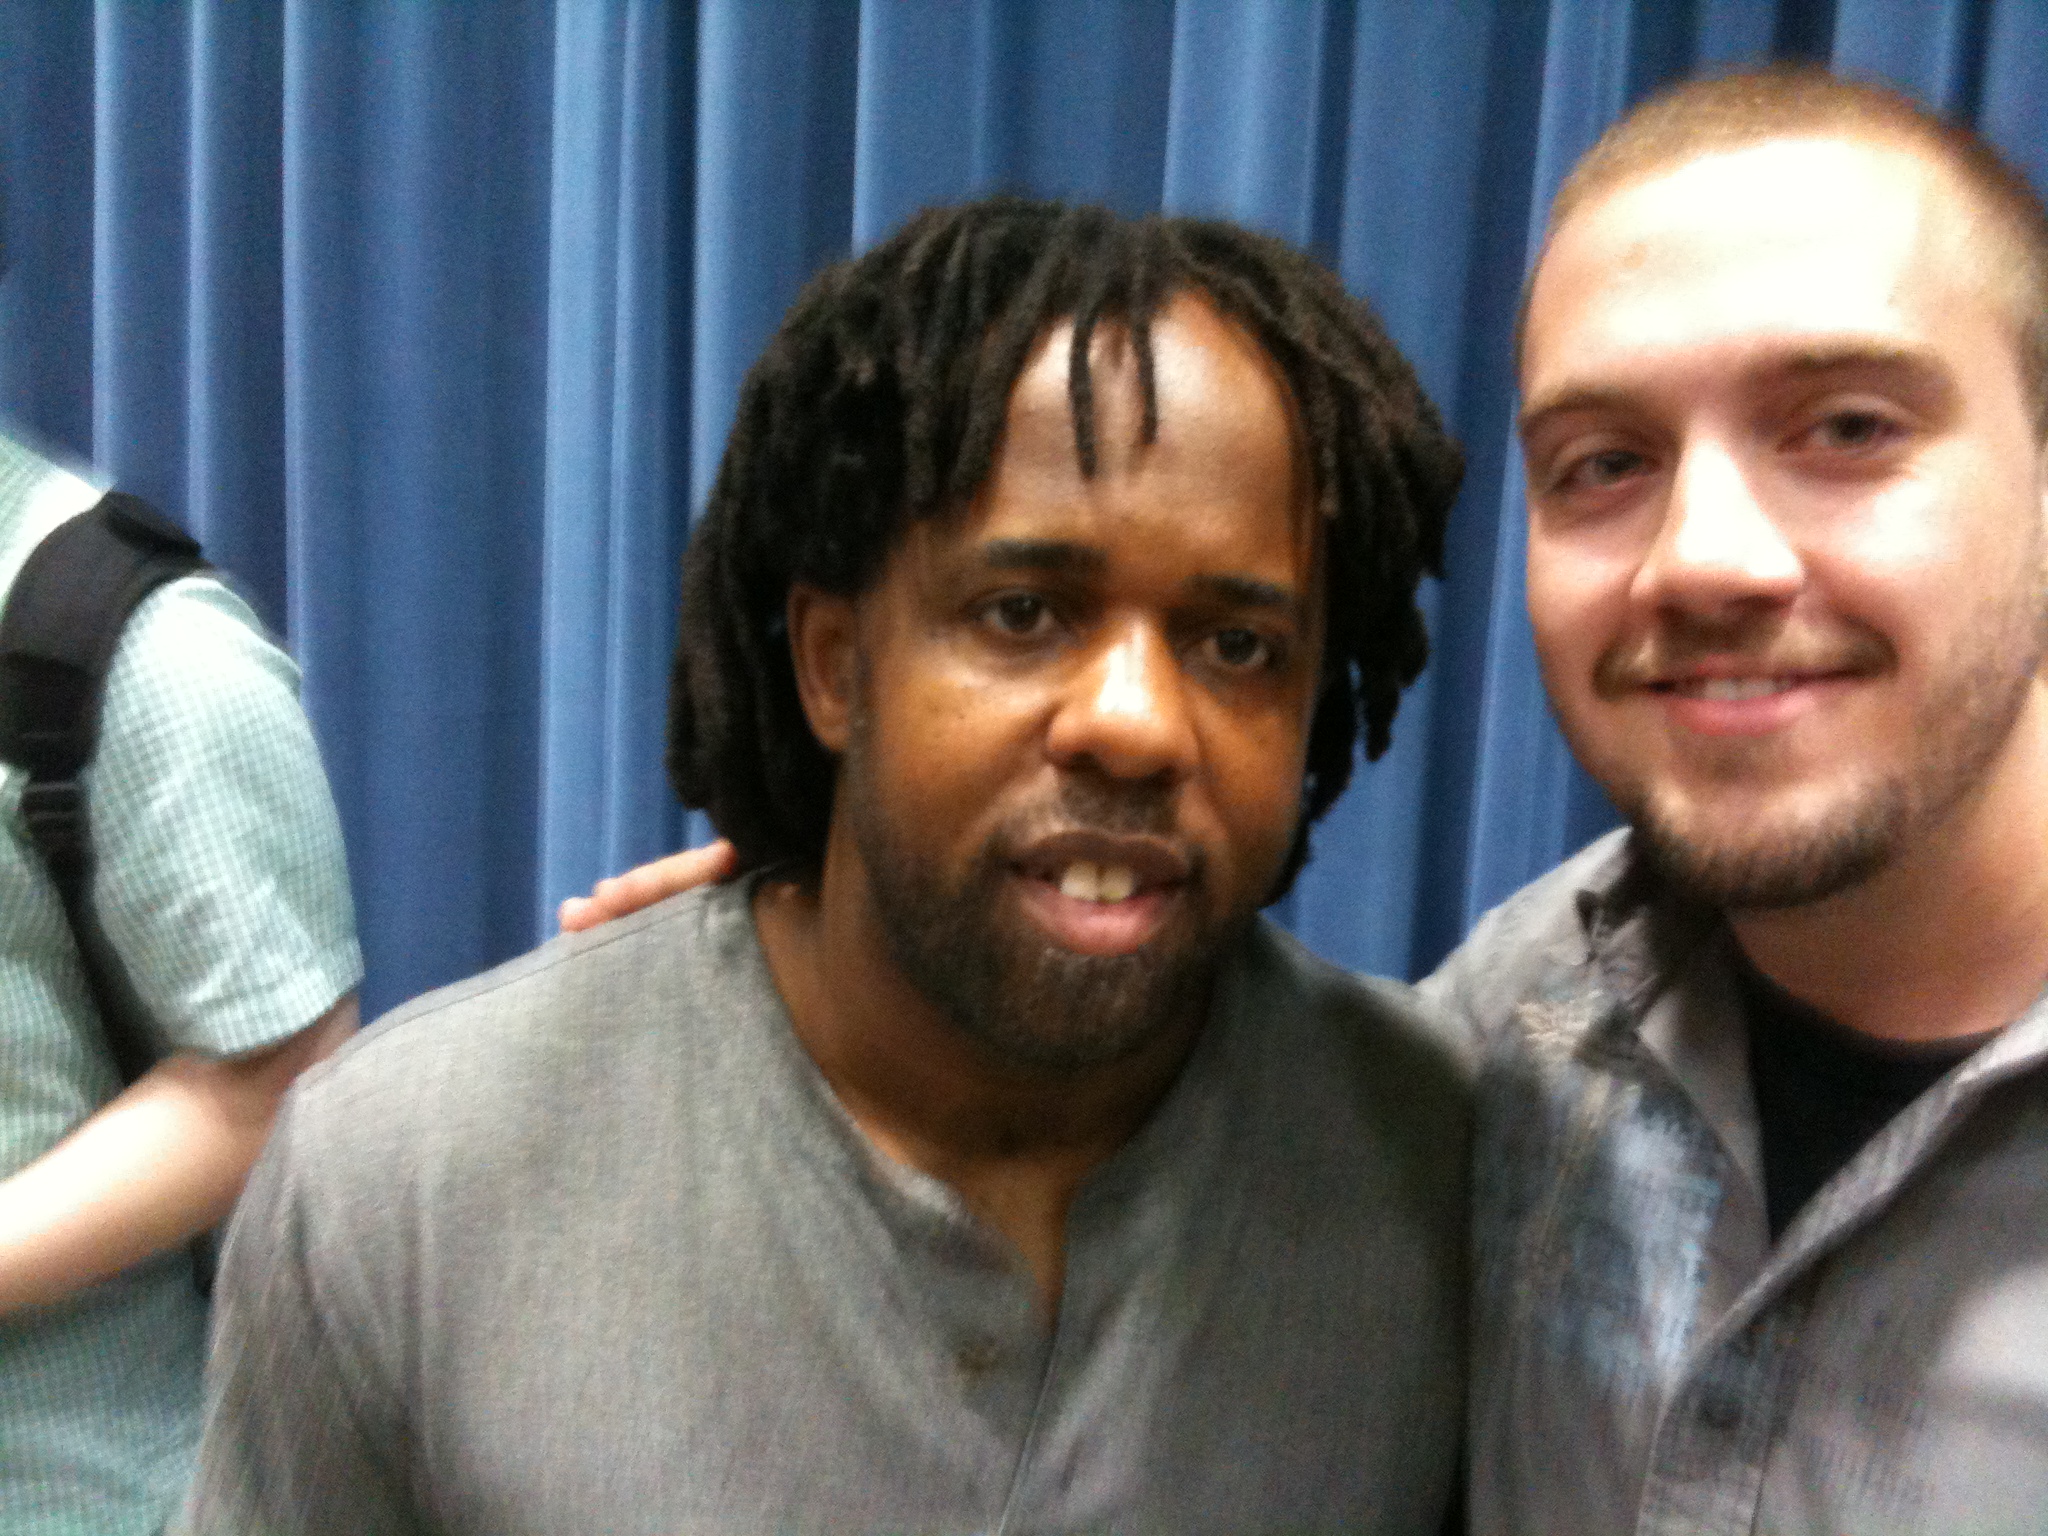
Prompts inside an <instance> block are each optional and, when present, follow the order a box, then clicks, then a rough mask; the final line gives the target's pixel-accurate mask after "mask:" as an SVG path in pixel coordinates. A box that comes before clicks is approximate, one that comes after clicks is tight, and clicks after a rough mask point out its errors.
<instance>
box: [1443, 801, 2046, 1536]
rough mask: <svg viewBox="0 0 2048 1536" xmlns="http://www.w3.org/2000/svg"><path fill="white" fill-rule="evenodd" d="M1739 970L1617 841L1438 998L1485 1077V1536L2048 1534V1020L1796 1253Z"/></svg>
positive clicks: (1532, 908)
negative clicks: (1771, 1222)
mask: <svg viewBox="0 0 2048 1536" xmlns="http://www.w3.org/2000/svg"><path fill="white" fill-rule="evenodd" d="M1729 942H1730V940H1729V938H1728V936H1727V932H1726V928H1725V925H1724V924H1722V923H1721V922H1720V920H1719V919H1718V918H1717V917H1715V916H1714V915H1712V914H1710V913H1703V912H1699V911H1689V910H1686V909H1684V908H1682V907H1680V906H1679V905H1677V904H1675V903H1674V902H1672V901H1670V900H1669V899H1668V898H1666V897H1664V896H1663V895H1662V894H1661V893H1659V892H1658V891H1657V890H1655V889H1654V888H1653V887H1652V885H1651V883H1650V882H1649V880H1648V879H1647V878H1646V877H1645V876H1644V874H1643V873H1642V871H1641V870H1640V868H1639V867H1638V866H1636V865H1635V864H1634V862H1633V861H1632V860H1631V858H1630V857H1629V851H1628V844H1627V839H1626V834H1615V835H1612V836H1610V837H1608V838H1605V839H1603V840H1602V841H1601V842H1599V843H1596V844H1594V845H1593V846H1592V847H1591V848H1590V849H1588V850H1586V852H1584V853H1582V854H1580V855H1579V856H1578V857H1577V858H1575V859H1573V860H1572V861H1571V862H1569V863H1567V864H1566V865H1564V866H1563V867H1562V868H1560V869H1559V870H1557V871H1555V872H1553V873H1552V874H1550V875H1549V876H1546V877H1545V878H1544V879H1542V880H1540V881H1538V882H1537V883H1536V884H1535V885H1533V886H1531V887H1529V888H1528V889H1527V890H1525V891H1524V892H1522V893H1521V894H1520V895H1519V896H1517V897H1515V898H1514V899H1513V900H1511V901H1510V902H1508V903H1507V904H1506V905H1504V906H1503V907H1501V908H1500V909H1498V910H1496V911H1495V912H1494V913H1492V914H1491V915H1490V916H1488V917H1487V918H1486V920H1485V921H1484V922H1482V923H1481V925H1480V926H1479V927H1478V928H1477V929H1476V930H1475V931H1474V932H1473V935H1472V937H1471V938H1470V939H1469V940H1467V941H1466V943H1465V945H1464V946H1463V947H1462V948H1461V949H1460V950H1459V951H1458V952H1457V954H1455V955H1454V956H1453V957H1452V958H1451V959H1450V961H1448V962H1447V963H1446V964H1445V966H1444V968H1443V970H1442V971H1440V972H1439V973H1438V974H1437V976H1436V977H1434V978H1432V979H1431V981H1430V982H1429V983H1427V984H1426V991H1427V992H1428V993H1430V994H1432V995H1433V996H1434V997H1435V998H1437V999H1438V1000H1439V1001H1441V1002H1443V1003H1445V1004H1446V1005H1447V1006H1448V1007H1450V1008H1451V1009H1452V1010H1453V1012H1454V1014H1455V1015H1456V1018H1457V1019H1458V1020H1461V1021H1462V1022H1463V1023H1465V1024H1466V1025H1468V1026H1470V1027H1471V1028H1472V1029H1473V1030H1474V1031H1475V1032H1476V1034H1477V1035H1478V1038H1479V1040H1480V1043H1481V1044H1480V1048H1481V1051H1482V1057H1481V1068H1480V1089H1479V1105H1478V1110H1477V1128H1476V1153H1475V1155H1476V1170H1477V1173H1476V1180H1475V1186H1474V1191H1473V1202H1474V1223H1475V1230H1476V1234H1477V1272H1476V1276H1475V1288H1476V1299H1475V1327H1474V1339H1473V1349H1474V1355H1473V1403H1472V1448H1471V1449H1472V1457H1473V1479H1472V1501H1473V1508H1472V1518H1473V1524H1474V1529H1475V1531H1478V1532H1482V1533H1485V1532H1509V1531H1513V1532H1572V1533H1574V1536H1596V1533H1601V1532H1621V1531H1634V1532H1640V1533H1646V1536H1647V1533H1658V1536H1664V1533H1670V1536H1678V1533H1685V1536H1712V1533H1717V1532H1727V1533H1736V1532H1743V1533H1747V1532H1752V1531H1755V1532H1771V1533H1777V1532H1814V1533H1821V1532H1829V1533H1839V1532H1854V1533H1857V1536H1866V1533H1886V1532H1897V1531H1925V1532H1940V1533H1964V1532H1968V1533H1972V1536H1985V1533H1998V1532H2021V1531H2028V1532H2038V1531H2041V1530H2043V1529H2048V1071H2044V1070H2043V1069H2044V1063H2048V1003H2037V1004H2036V1005H2035V1006H2034V1007H2033V1008H2032V1009H2030V1010H2029V1011H2028V1012H2027V1013H2026V1014H2025V1015H2024V1016H2023V1017H2022V1018H2021V1019H2019V1020H2018V1021H2017V1022H2015V1023H2014V1024H2013V1025H2011V1026H2010V1027H2009V1028H2008V1029H2007V1030H2006V1031H2005V1032H2004V1033H2003V1034H2002V1035H2000V1036H1999V1037H1998V1038H1997V1039H1995V1040H1994V1041H1993V1042H1992V1043H1991V1044H1989V1045H1987V1046H1985V1047H1984V1048H1983V1049H1982V1050H1980V1051H1979V1052H1978V1053H1977V1054H1976V1055H1974V1056H1972V1057H1971V1058H1970V1059H1969V1060H1968V1061H1966V1062H1964V1063H1963V1064H1962V1065H1961V1066H1959V1067H1957V1068H1956V1069H1955V1070H1954V1071H1953V1072H1951V1073H1950V1074H1949V1075H1948V1076H1947V1077H1946V1078H1944V1079H1943V1080H1942V1081H1941V1082H1939V1083H1938V1084H1936V1085H1935V1086H1934V1087H1933V1088H1932V1089H1930V1090H1929V1091H1928V1092H1927V1093H1926V1094H1925V1095H1923V1096H1922V1097H1921V1098H1920V1099H1919V1100H1917V1101H1916V1102H1915V1103H1914V1104H1913V1105H1912V1106H1911V1107H1910V1108H1908V1109H1907V1110H1906V1111H1905V1112H1904V1113H1903V1114H1902V1115H1901V1116H1900V1117H1899V1118H1898V1119H1897V1120H1895V1121H1894V1122H1893V1123H1892V1124H1891V1125H1890V1126H1889V1127H1887V1128H1886V1129H1885V1130H1884V1131H1882V1132H1880V1133H1879V1135H1878V1136H1877V1137H1876V1138H1875V1139H1874V1140H1872V1141H1871V1142H1870V1143H1869V1144H1868V1145H1867V1146H1865V1147H1864V1149H1863V1151H1862V1152H1861V1153H1860V1154H1859V1155H1858V1156H1857V1157H1856V1158H1854V1159H1853V1160H1852V1161H1851V1162H1850V1163H1849V1165H1848V1166H1847V1167H1845V1168H1844V1169H1843V1170H1842V1171H1841V1172H1840V1173H1839V1174H1838V1175H1837V1176H1836V1177H1835V1178H1834V1179H1833V1180H1832V1181H1831V1182H1830V1183H1829V1184H1827V1185H1826V1186H1824V1187H1823V1188H1822V1190H1821V1191H1820V1192H1819V1194H1818V1195H1816V1196H1815V1198H1814V1199H1813V1200H1812V1201H1811V1203H1810V1204H1809V1205H1808V1206H1807V1208H1806V1209H1805V1210H1804V1211H1802V1212H1801V1213H1800V1214H1799V1216H1798V1217H1797V1218H1796V1219H1795V1220H1794V1222H1793V1223H1792V1225H1791V1226H1790V1227H1788V1228H1787V1229H1786V1231H1785V1232H1784V1234H1783V1236H1782V1238H1781V1240H1780V1241H1779V1242H1778V1243H1777V1245H1776V1246H1775V1247H1774V1246H1772V1244H1771V1242H1770V1239H1769V1235H1768V1231H1767V1228H1766V1224H1765V1214H1764V1202H1763V1194H1762V1175H1761V1156H1760V1153H1759V1147H1758V1131H1757V1123H1756V1112H1755V1108H1754V1105H1753V1101H1752V1098H1751V1095H1750V1088H1749V1078H1748V1069H1747V1061H1746V1055H1745V1044H1744V1032H1743V1027H1742V1019H1741V1014H1740V1012H1739V1004H1738V1002H1737V1000H1736V997H1735V994H1734V992H1733V990H1732V981H1731V979H1730V977H1729V975H1728V972H1727V967H1726V963H1725V955H1726V950H1725V949H1724V948H1723V946H1724V945H1726V944H1727V943H1729Z"/></svg>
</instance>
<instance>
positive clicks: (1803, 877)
mask: <svg viewBox="0 0 2048 1536" xmlns="http://www.w3.org/2000/svg"><path fill="white" fill-rule="evenodd" d="M2043 630H2044V617H2043V615H2042V614H2041V613H2040V612H2029V611H2027V610H2026V609H2025V608H2024V607H2023V606H2022V605H2020V604H2018V603H2012V604H2008V605H2007V606H2006V607H2005V609H2004V610H2003V611H2002V612H2000V613H1996V614H1993V615H1989V616H1987V622H1986V623H1985V624H1984V625H1982V626H1981V627H1976V628H1974V629H1972V628H1966V630H1965V633H1966V634H1971V633H1974V635H1975V636H1976V637H1977V638H1976V639H1975V642H1974V643H1973V644H1972V645H1971V646H1970V648H1969V654H1967V655H1963V656H1957V657H1954V658H1952V659H1951V660H1950V661H1949V662H1948V664H1947V665H1946V666H1945V667H1944V668H1943V669H1942V678H1941V682H1940V685H1939V686H1936V687H1934V688H1932V689H1931V690H1930V692H1929V694H1928V696H1927V698H1926V699H1925V700H1924V701H1923V702H1922V704H1921V707H1920V708H1919V709H1918V710H1917V711H1916V712H1915V714H1914V718H1913V726H1912V733H1911V736H1912V739H1911V740H1910V741H1909V742H1907V743H1905V744H1904V745H1905V747H1906V755H1905V757H1904V760H1903V761H1901V762H1900V763H1899V764H1898V765H1897V766H1896V767H1894V768H1893V769H1891V770H1890V771H1889V772H1886V773H1883V774H1880V775H1878V776H1876V777H1874V778H1872V779H1868V780H1866V781H1864V782H1862V783H1860V784H1857V785H1854V786H1851V787H1849V788H1847V789H1845V790H1843V791H1840V792H1838V793H1837V794H1835V795H1834V796H1833V797H1832V800H1831V803H1829V804H1828V805H1826V806H1825V807H1823V808H1821V809H1819V810H1817V811H1815V812H1813V813H1810V814H1808V815H1805V816H1787V817H1781V818H1771V817H1768V816H1766V817H1763V818H1759V819H1758V820H1757V821H1755V822H1752V823H1750V824H1749V825H1747V826H1744V827H1742V828H1740V829H1735V830H1731V831H1727V832H1722V833H1720V834H1719V835H1717V834H1716V831H1715V829H1714V828H1712V827H1709V826H1704V825H1699V824H1697V823H1701V822H1705V821H1707V820H1709V819H1710V818H1709V817H1705V816H1697V815H1695V816H1691V817H1688V816H1687V815H1686V814H1685V808H1684V807H1683V806H1682V805H1679V804H1674V803H1672V802H1673V801H1675V800H1676V799H1677V797H1675V796H1672V797H1660V796H1659V794H1658V793H1657V791H1656V789H1655V787H1654V786H1652V785H1649V784H1645V783H1641V782H1637V783H1626V782H1622V783H1615V784H1611V785H1608V786H1606V787H1607V790H1608V793H1609V795H1610V796H1611V797H1612V798H1613V800H1614V802H1615V805H1616V807H1617V808H1618V809H1619V810H1620V811H1621V813H1622V815H1623V816H1624V817H1625V818H1626V819H1627V821H1628V822H1629V824H1630V825H1631V827H1632V828H1633V829H1634V832H1635V836H1636V844H1637V847H1638V848H1639V849H1640V850H1641V851H1642V853H1643V855H1644V857H1645V858H1646V860H1647V862H1648V863H1649V864H1650V866H1651V867H1652V868H1653V869H1655V870H1656V871H1657V872H1658V873H1659V874H1660V875H1662V876H1663V877H1664V878H1665V879H1666V880H1667V881H1669V882H1670V883H1671V884H1672V885H1674V886H1675V887H1677V888H1678V889H1679V890H1681V891H1683V892H1685V893H1686V894H1688V895H1690V896H1692V897H1694V898H1695V899H1697V900H1700V901H1703V902H1706V903H1708V904H1711V905H1713V906H1717V907H1721V908H1724V909H1726V910H1730V911H1737V912H1741V911H1774V910H1783V909H1786V908H1791V907H1800V906H1806V905H1808V904H1810V903H1812V902H1817V901H1823V900H1825V899H1826V898H1828V897H1830V896H1834V895H1837V894H1839V893H1840V892H1842V891H1846V890H1850V889H1852V888H1854V887H1856V886H1858V885H1861V884H1863V883H1864V882H1865V881H1867V880H1869V879H1871V878H1872V877H1873V876H1875V875H1877V874H1879V873H1880V872H1881V871H1883V870H1884V869H1886V868H1888V867H1889V866H1890V865H1891V864H1892V863H1893V862H1894V861H1895V860H1897V859H1898V858H1899V857H1900V855H1901V854H1902V853H1903V852H1904V851H1905V850H1906V849H1907V848H1909V847H1911V846H1912V845H1913V844H1914V843H1915V842H1917V841H1918V840H1919V839H1920V838H1921V837H1922V836H1924V835H1925V834H1926V833H1927V831H1928V830H1929V829H1930V828H1932V827H1934V826H1936V825H1938V824H1939V823H1940V822H1941V821H1942V820H1943V819H1944V818H1945V817H1946V816H1947V815H1948V814H1949V812H1950V811H1952V810H1953V809H1954V808H1955V806H1956V805H1957V804H1958V803H1959V802H1961V801H1962V800H1963V799H1964V798H1966V797H1967V796H1968V795H1969V794H1970V793H1971V792H1972V791H1973V790H1975V789H1976V788H1977V787H1978V786H1979V785H1981V784H1982V783H1983V782H1984V780H1985V779H1986V777H1987V776H1988V775H1989V773H1990V771H1991V768H1992V764H1993V762H1994V760H1995V759H1996V758H1997V756H1998V754H1999V752H2000V750H2001V749H2002V748H2003V747H2004V745H2005V743H2006V742H2007V740H2008V739H2010V737H2011V735H2012V731H2013V727H2014V725H2015V723H2016V722H2017V721H2018V719H2019V715H2020V711H2021V710H2022V709H2023V708H2024V707H2025V704H2026V700H2027V694H2028V691H2029V690H2030V689H2031V688H2032V687H2033V685H2034V679H2035V675H2036V673H2037V672H2038V670H2039V668H2040V665H2041V659H2042V654H2043ZM1872 638H1873V639H1874V637H1872ZM1879 643H1880V644H1881V642H1879ZM1884 650H1885V653H1886V654H1889V652H1890V648H1889V647H1888V646H1886V647H1884ZM1769 750H1770V749H1769V747H1768V745H1758V746H1756V747H1751V746H1750V745H1749V744H1743V745H1739V746H1735V747H1734V748H1733V749H1732V750H1730V751H1729V752H1727V753H1726V755H1725V758H1724V760H1723V761H1720V762H1712V761H1709V762H1708V763H1707V764H1706V766H1707V768H1708V769H1709V771H1710V772H1718V773H1719V774H1721V775H1722V776H1725V777H1726V778H1728V779H1730V780H1736V779H1738V778H1740V777H1743V776H1746V775H1747V774H1749V773H1753V772H1754V771H1755V770H1756V769H1757V768H1758V767H1759V766H1767V764H1762V763H1760V762H1759V759H1760V758H1761V757H1763V756H1764V755H1765V754H1767V753H1768V752H1769ZM1714 819H1718V820H1720V821H1722V822H1723V823H1724V824H1725V823H1726V822H1727V821H1729V820H1730V819H1731V818H1729V817H1727V816H1722V817H1720V818H1714Z"/></svg>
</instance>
